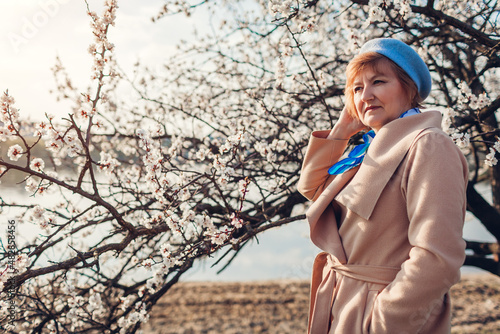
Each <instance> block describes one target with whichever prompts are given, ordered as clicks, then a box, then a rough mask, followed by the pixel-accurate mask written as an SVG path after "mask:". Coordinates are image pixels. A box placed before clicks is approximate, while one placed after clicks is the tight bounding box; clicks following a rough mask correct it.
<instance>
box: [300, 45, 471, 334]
mask: <svg viewBox="0 0 500 334" xmlns="http://www.w3.org/2000/svg"><path fill="white" fill-rule="evenodd" d="M346 74H347V82H346V91H345V95H346V107H345V109H344V111H343V112H342V114H341V116H340V118H339V120H338V121H337V123H336V124H335V126H334V127H333V129H331V130H328V131H315V132H313V134H312V135H311V139H310V143H309V146H308V148H307V152H306V155H305V158H304V162H303V166H302V171H301V177H300V180H299V184H298V189H299V191H300V192H301V193H302V194H303V195H304V196H305V197H307V198H308V199H310V200H312V201H314V203H313V204H312V205H311V207H310V208H309V210H308V212H307V219H308V222H309V224H310V236H311V240H312V241H313V242H314V243H315V244H316V245H317V246H318V247H319V248H321V249H322V250H323V251H324V252H322V253H320V254H319V255H318V256H317V257H316V260H315V263H314V268H313V277H312V284H311V305H310V316H309V332H310V333H312V334H323V333H325V334H326V333H349V334H350V333H389V334H392V333H396V334H403V333H432V334H436V333H437V334H440V333H449V332H450V316H451V310H450V301H449V294H448V293H449V289H450V287H451V286H452V285H453V284H455V283H456V282H457V281H458V279H459V277H460V271H459V270H460V267H461V265H462V264H463V261H464V258H465V242H464V241H463V239H462V227H463V222H464V217H465V209H466V198H465V188H466V184H467V177H468V170H467V164H466V161H465V159H464V157H463V155H462V153H461V152H460V150H459V149H458V148H457V147H456V146H455V144H454V143H453V141H452V140H451V139H450V138H449V137H448V136H447V135H446V134H445V133H444V132H443V131H441V129H440V124H441V114H440V113H439V112H437V111H426V112H420V110H419V109H418V107H419V106H420V103H421V102H422V101H423V100H424V99H425V98H426V97H427V96H428V95H429V92H430V88H431V78H430V73H429V70H428V68H427V66H426V65H425V63H424V61H423V60H422V59H421V58H420V57H419V56H418V54H417V53H416V52H415V51H414V50H413V49H412V48H411V47H409V46H408V45H406V44H405V43H403V42H401V41H398V40H396V39H375V40H371V41H369V42H367V43H366V44H365V45H364V46H363V47H362V48H361V51H360V53H359V54H358V55H357V56H356V57H355V58H354V59H353V60H352V61H351V62H350V63H349V65H348V67H347V71H346ZM368 129H371V131H370V132H368V133H367V134H365V135H364V139H365V141H366V142H367V143H365V144H362V145H360V146H359V147H356V148H355V149H354V150H353V151H352V152H351V153H350V154H349V157H348V158H346V159H342V160H341V155H342V153H343V152H344V150H345V149H346V147H347V143H348V140H349V138H351V137H352V136H353V135H354V134H356V133H358V132H359V131H362V130H368ZM368 146H369V148H368ZM367 148H368V149H367ZM365 151H366V152H365Z"/></svg>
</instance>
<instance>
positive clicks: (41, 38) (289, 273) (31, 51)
mask: <svg viewBox="0 0 500 334" xmlns="http://www.w3.org/2000/svg"><path fill="white" fill-rule="evenodd" d="M88 2H89V5H90V8H91V10H93V11H95V12H97V13H98V14H99V13H101V11H102V3H103V1H102V0H89V1H88ZM118 4H119V6H120V7H119V9H118V12H117V20H116V26H115V27H113V28H112V30H111V31H110V34H109V38H110V40H111V42H113V43H114V44H115V47H116V51H115V57H116V60H117V61H118V63H119V65H120V67H121V68H122V69H124V70H125V71H126V72H127V70H128V69H131V67H132V64H134V63H135V62H136V61H137V60H138V59H140V60H141V62H143V63H147V64H148V65H152V66H154V65H158V66H160V65H161V64H162V63H163V62H164V61H165V60H166V59H167V58H168V57H169V56H170V55H172V54H173V52H174V51H175V45H176V43H177V42H178V41H179V40H180V39H189V38H190V36H191V35H190V33H191V32H192V29H193V25H194V24H200V23H201V24H203V22H207V17H203V16H202V15H201V14H195V15H193V16H192V17H191V18H186V17H185V16H174V17H169V18H164V19H162V20H159V21H157V22H156V23H153V22H152V21H151V17H153V16H155V15H156V14H157V13H158V11H159V10H160V8H161V6H162V4H163V0H147V1H140V2H139V1H136V0H121V1H119V2H118ZM138 4H140V5H138ZM0 35H1V38H0V59H1V61H0V89H1V90H2V91H5V90H9V93H10V94H11V95H12V96H14V98H15V99H16V107H17V108H18V109H20V112H21V116H22V117H30V118H32V119H41V118H42V117H43V115H44V114H45V113H50V114H54V115H56V116H64V115H66V114H67V113H68V112H69V111H70V109H69V105H68V104H65V103H60V102H56V100H55V96H54V95H51V94H50V93H49V91H50V90H51V89H54V88H55V82H54V79H53V75H52V72H51V67H53V66H54V64H55V60H56V57H57V56H59V57H60V58H61V61H62V63H63V65H64V66H65V67H66V70H67V72H68V73H69V75H70V77H71V79H72V82H73V83H74V84H75V85H76V86H77V87H78V88H80V89H81V90H82V91H84V90H85V88H86V87H87V86H88V84H89V83H90V74H91V73H92V71H91V68H92V59H91V56H90V54H89V53H88V51H87V49H88V46H89V44H90V43H91V42H92V40H93V37H92V33H91V29H90V18H89V17H88V16H87V14H86V4H85V2H84V1H83V0H23V1H14V0H0ZM481 228H482V226H480V225H479V224H474V225H472V223H470V224H466V229H465V232H466V235H468V236H470V237H474V239H485V235H486V234H485V232H484V231H482V230H481ZM2 230H3V228H2ZM476 234H477V235H476ZM486 239H487V240H486V241H489V240H488V239H489V237H488V236H487V237H486ZM258 240H259V242H257V240H254V241H252V242H251V243H250V245H248V246H246V247H244V248H243V250H242V251H241V253H240V255H238V257H237V258H236V260H235V261H234V262H233V264H232V265H231V266H230V267H229V268H228V269H227V270H226V271H224V272H223V273H222V274H221V275H216V271H217V270H218V269H220V268H221V266H217V267H216V268H215V269H211V268H210V266H211V264H213V263H214V259H208V260H206V261H203V262H199V263H198V264H197V265H196V267H195V268H194V269H193V270H191V271H189V272H188V273H187V274H186V275H185V278H186V279H187V280H227V281H231V280H267V279H307V278H308V277H309V275H310V271H311V268H312V262H313V259H314V256H315V255H316V253H318V252H319V250H318V249H317V248H316V247H315V246H314V245H313V244H312V243H311V242H310V241H309V238H308V226H307V223H305V222H294V223H291V224H289V225H287V226H284V227H281V228H279V229H273V230H271V231H269V232H266V233H265V234H263V235H261V236H260V237H259V239H258ZM223 263H224V262H223Z"/></svg>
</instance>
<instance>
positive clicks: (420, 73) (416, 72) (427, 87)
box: [359, 38, 432, 101]
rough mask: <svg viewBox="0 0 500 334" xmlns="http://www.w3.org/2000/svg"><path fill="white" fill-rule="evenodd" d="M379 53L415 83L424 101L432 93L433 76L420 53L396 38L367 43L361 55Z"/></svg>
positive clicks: (374, 40) (378, 39)
mask: <svg viewBox="0 0 500 334" xmlns="http://www.w3.org/2000/svg"><path fill="white" fill-rule="evenodd" d="M365 52H377V53H380V54H381V55H384V56H386V57H387V58H389V59H390V60H392V61H393V62H395V63H396V64H397V65H398V66H399V67H401V68H402V69H403V70H404V71H405V72H406V73H407V74H408V75H409V76H410V78H411V79H412V80H413V81H414V82H415V84H416V85H417V88H418V93H419V95H420V97H421V98H422V101H423V100H425V99H426V98H427V96H429V93H430V92H431V86H432V80H431V74H430V72H429V69H428V68H427V65H426V64H425V62H424V61H423V60H422V58H420V56H419V55H418V53H417V52H416V51H415V50H413V49H412V48H411V47H409V46H408V45H406V44H405V43H404V42H402V41H400V40H397V39H394V38H376V39H372V40H370V41H368V42H366V43H365V44H364V45H363V47H362V48H361V50H360V52H359V54H362V53H365Z"/></svg>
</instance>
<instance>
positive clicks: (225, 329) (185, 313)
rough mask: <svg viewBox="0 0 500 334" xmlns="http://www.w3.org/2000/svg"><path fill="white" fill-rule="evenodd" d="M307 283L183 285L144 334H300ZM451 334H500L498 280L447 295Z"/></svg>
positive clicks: (480, 278)
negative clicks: (449, 296) (449, 300)
mask: <svg viewBox="0 0 500 334" xmlns="http://www.w3.org/2000/svg"><path fill="white" fill-rule="evenodd" d="M308 298H309V282H306V281H269V282H241V283H234V282H231V283H225V282H217V283H213V282H210V283H204V282H202V283H199V282H188V283H179V284H177V285H175V286H174V287H173V288H172V289H171V290H170V291H169V292H168V293H167V294H166V295H165V296H164V298H163V299H160V301H159V303H158V304H157V305H156V306H155V308H154V309H153V311H152V313H151V319H150V321H149V323H148V324H147V325H146V326H145V327H144V334H201V333H204V334H208V333H210V334H212V333H213V334H215V333H225V334H237V333H238V334H250V333H269V334H270V333H283V334H289V333H305V332H306V327H307V310H308ZM452 299H453V305H454V312H453V320H452V325H453V327H452V333H457V334H458V333H474V334H477V333H500V278H499V277H496V276H493V275H468V276H465V277H463V278H462V280H461V281H460V283H458V284H457V285H455V286H454V287H453V289H452Z"/></svg>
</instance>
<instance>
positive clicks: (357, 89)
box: [354, 87, 362, 93]
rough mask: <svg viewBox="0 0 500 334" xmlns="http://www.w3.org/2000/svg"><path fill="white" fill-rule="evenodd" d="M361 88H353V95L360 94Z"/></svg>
mask: <svg viewBox="0 0 500 334" xmlns="http://www.w3.org/2000/svg"><path fill="white" fill-rule="evenodd" d="M361 89H362V87H354V93H357V92H360V91H361Z"/></svg>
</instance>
